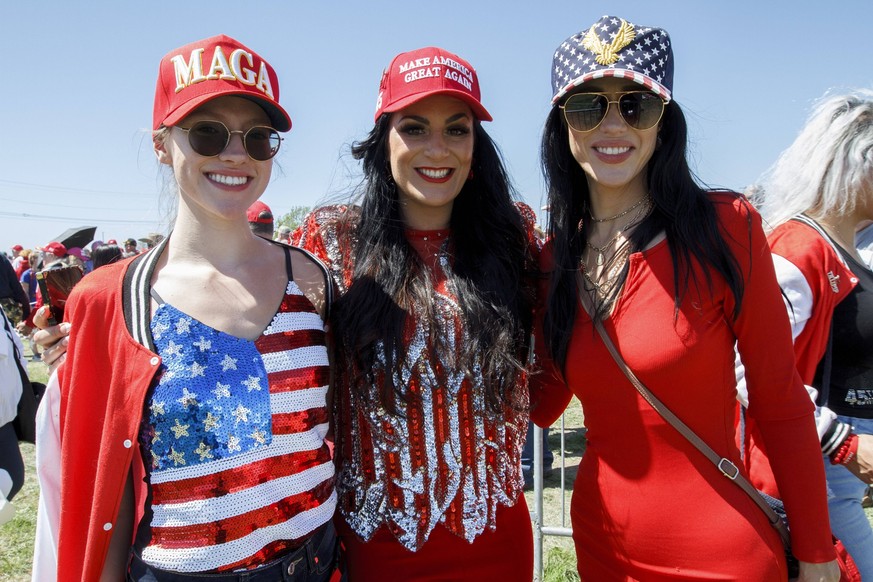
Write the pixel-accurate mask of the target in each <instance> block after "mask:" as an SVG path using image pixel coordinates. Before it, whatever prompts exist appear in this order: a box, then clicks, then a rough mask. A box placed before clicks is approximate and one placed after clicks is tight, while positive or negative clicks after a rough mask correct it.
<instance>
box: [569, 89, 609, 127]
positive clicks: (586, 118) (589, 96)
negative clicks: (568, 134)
mask: <svg viewBox="0 0 873 582" xmlns="http://www.w3.org/2000/svg"><path fill="white" fill-rule="evenodd" d="M608 106H609V102H608V101H607V99H606V97H604V96H603V95H595V94H593V93H578V94H576V95H573V96H572V97H570V98H569V99H567V103H565V104H564V116H565V117H566V118H567V123H569V124H570V127H572V128H573V129H575V130H576V131H591V130H592V129H594V128H595V127H597V126H598V125H599V124H600V122H601V120H603V117H604V116H605V115H606V108H607V107H608Z"/></svg>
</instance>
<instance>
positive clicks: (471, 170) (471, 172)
mask: <svg viewBox="0 0 873 582" xmlns="http://www.w3.org/2000/svg"><path fill="white" fill-rule="evenodd" d="M472 179H473V168H470V173H469V174H467V181H468V182H469V181H470V180H472Z"/></svg>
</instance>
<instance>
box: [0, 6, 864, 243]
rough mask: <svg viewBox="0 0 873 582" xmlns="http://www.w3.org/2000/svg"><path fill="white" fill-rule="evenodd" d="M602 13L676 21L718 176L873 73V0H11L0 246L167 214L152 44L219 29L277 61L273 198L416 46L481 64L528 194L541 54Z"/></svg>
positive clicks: (122, 234) (329, 173)
mask: <svg viewBox="0 0 873 582" xmlns="http://www.w3.org/2000/svg"><path fill="white" fill-rule="evenodd" d="M603 14H612V15H616V16H620V17H623V18H626V19H627V20H629V21H631V22H633V23H635V24H638V25H647V26H660V27H662V28H665V29H666V30H667V31H668V32H669V33H670V36H671V39H672V42H673V50H674V55H675V62H676V69H675V82H674V91H673V95H674V98H675V99H676V101H677V102H678V103H679V104H680V105H682V106H683V108H684V109H685V112H686V115H687V117H688V121H689V129H690V141H691V144H690V150H689V151H690V157H691V162H692V167H693V168H694V169H695V171H696V172H697V174H698V175H699V176H700V178H701V180H703V181H704V182H705V183H707V184H710V185H712V186H720V187H729V188H734V189H742V188H744V187H745V186H746V185H748V184H750V183H752V182H754V181H755V180H756V179H757V178H758V177H759V176H760V174H761V173H762V172H763V171H764V170H766V169H767V167H768V166H769V165H770V164H771V163H773V161H774V160H775V159H776V157H777V155H778V154H779V152H780V151H781V150H782V149H784V148H785V147H786V146H788V145H789V144H790V142H791V141H792V139H793V138H794V136H795V135H796V133H797V131H798V130H799V128H800V126H801V125H802V123H803V121H804V119H805V117H806V115H807V113H808V111H809V107H810V105H811V104H812V102H813V101H814V100H815V99H816V98H818V97H820V96H821V95H823V94H824V93H825V92H826V91H828V90H837V91H841V90H848V89H851V88H855V87H866V88H873V67H871V65H870V58H869V56H870V37H871V26H873V2H870V0H841V1H840V2H811V1H806V0H802V1H797V0H795V1H783V0H773V1H766V0H765V1H761V0H758V1H749V0H733V1H731V2H716V1H709V0H696V1H668V2H652V1H651V0H648V1H645V2H643V1H638V0H625V1H623V2H616V1H614V0H613V1H608V2H591V1H576V2H569V1H557V0H540V1H536V2H520V1H519V2H514V1H512V0H502V1H497V0H494V1H492V0H466V1H456V0H439V1H437V2H387V1H381V0H368V1H355V2H353V1H345V0H336V1H333V2H294V1H292V0H286V1H284V2H280V1H277V0H270V1H260V2H225V1H222V0H213V1H211V2H204V1H200V0H185V1H179V0H174V1H163V0H155V1H148V2H133V1H130V2H125V1H122V0H114V1H112V2H107V1H101V0H98V1H92V2H87V3H86V2H78V3H77V2H70V1H65V2H40V1H38V0H35V1H28V2H12V3H9V5H7V6H5V7H4V10H3V18H2V22H0V47H2V49H3V54H4V56H5V63H6V64H5V66H4V72H3V82H2V84H0V87H2V89H3V90H2V91H0V115H2V120H3V123H2V128H3V131H4V133H5V137H4V138H3V140H2V142H3V146H2V156H0V225H2V227H0V248H2V249H5V250H8V249H9V248H10V247H11V246H12V245H13V244H16V243H19V244H22V245H24V246H25V247H34V246H40V245H43V244H46V243H48V242H49V241H50V240H51V239H52V238H53V237H54V236H55V235H57V234H58V233H60V232H63V231H64V230H66V229H67V228H69V227H73V226H80V225H92V226H93V225H96V226H97V227H98V230H97V237H98V238H100V239H103V240H106V239H109V238H116V239H118V240H122V239H124V238H127V237H128V236H133V237H135V238H139V237H141V236H143V235H145V234H146V233H148V232H151V231H159V232H160V231H164V230H166V229H167V225H166V222H165V220H164V218H163V216H162V208H165V207H166V204H163V205H162V204H161V203H160V200H161V197H164V198H165V199H166V197H168V196H171V195H172V192H171V191H169V190H168V189H167V188H166V186H165V182H166V175H165V174H162V173H161V172H160V171H159V168H158V165H157V162H156V161H155V158H154V156H153V154H152V151H151V148H150V138H149V131H148V130H149V128H150V124H151V113H152V100H153V96H154V86H155V79H156V75H157V67H158V62H159V60H160V58H161V56H163V55H164V54H165V53H166V52H168V51H169V50H171V49H173V48H176V47H178V46H181V45H183V44H186V43H188V42H191V41H193V40H197V39H200V38H204V37H207V36H211V35H214V34H219V33H225V34H228V35H230V36H233V37H235V38H237V39H239V40H240V41H241V42H243V43H245V44H247V45H248V46H250V47H251V48H253V49H254V50H256V51H257V52H259V53H260V54H261V55H263V56H264V57H266V58H267V60H268V61H270V62H271V64H273V66H274V67H275V68H276V70H277V71H278V73H279V79H280V87H281V102H282V103H283V105H284V106H285V108H286V109H287V110H288V111H289V113H290V115H291V118H292V120H293V123H294V127H293V129H292V130H291V132H290V134H288V135H287V139H286V141H285V142H284V143H283V146H282V151H281V152H280V154H279V156H278V157H277V162H278V165H279V167H278V168H276V170H275V171H274V178H273V181H272V183H271V185H270V186H269V188H268V189H267V191H266V193H265V194H264V197H263V200H264V201H265V202H266V203H267V204H269V205H270V206H271V207H272V209H273V211H274V213H275V214H277V215H281V214H283V213H285V212H287V211H288V210H289V209H290V208H291V207H293V206H298V205H303V206H313V205H316V204H318V203H319V201H322V200H324V199H325V198H326V197H330V198H331V199H336V198H337V197H342V196H343V195H344V194H345V193H347V192H348V191H349V188H350V185H351V184H353V183H354V182H355V179H356V175H357V174H356V172H357V165H356V164H355V162H354V161H353V160H351V157H350V156H349V154H348V149H349V147H348V146H349V144H350V143H351V142H352V141H354V140H356V139H360V138H362V137H364V136H365V135H366V133H367V132H368V131H369V129H370V128H371V127H372V120H373V111H374V107H375V100H376V90H377V86H378V82H379V77H380V74H381V71H382V69H383V68H384V67H385V66H387V65H388V63H389V62H390V60H391V58H392V57H393V56H394V55H395V54H396V53H399V52H402V51H407V50H412V49H415V48H419V47H423V46H430V45H437V46H442V47H444V48H446V49H448V50H450V51H452V52H455V53H458V54H459V55H461V56H462V57H464V58H465V59H467V60H468V61H470V62H471V63H472V64H473V66H474V67H475V68H476V69H477V72H478V74H479V80H480V83H481V86H482V99H483V103H484V104H485V106H486V107H487V108H488V109H489V111H490V112H491V114H492V115H493V116H494V122H492V123H490V124H487V125H486V126H487V129H488V131H489V133H490V134H491V135H492V137H494V139H495V140H496V141H497V143H498V144H499V145H500V147H501V149H502V151H503V153H504V156H505V158H506V162H507V165H508V167H509V170H510V173H511V175H512V177H513V180H514V182H515V185H516V187H517V189H518V191H519V194H520V195H521V197H522V198H523V199H524V200H526V201H527V202H529V203H530V204H531V205H532V206H534V207H535V208H539V206H540V205H541V204H542V197H543V182H542V177H541V173H540V168H539V159H538V145H539V139H540V132H541V129H542V125H543V121H544V120H545V117H546V114H547V113H548V109H549V99H550V97H551V91H550V86H549V81H550V70H551V59H552V55H553V53H554V50H555V48H556V47H557V46H558V45H559V44H560V43H561V42H562V41H563V40H564V39H565V38H567V37H568V36H570V35H572V34H574V33H576V32H578V31H580V30H583V29H586V28H588V27H589V26H590V25H591V24H592V23H593V22H594V21H595V20H597V19H598V18H599V17H600V16H601V15H603Z"/></svg>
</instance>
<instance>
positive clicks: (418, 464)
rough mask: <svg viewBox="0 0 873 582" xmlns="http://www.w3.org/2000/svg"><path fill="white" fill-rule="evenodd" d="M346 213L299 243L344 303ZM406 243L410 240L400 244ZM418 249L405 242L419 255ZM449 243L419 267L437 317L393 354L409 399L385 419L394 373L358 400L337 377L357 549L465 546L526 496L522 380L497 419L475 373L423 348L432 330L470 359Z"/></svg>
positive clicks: (326, 216)
mask: <svg viewBox="0 0 873 582" xmlns="http://www.w3.org/2000/svg"><path fill="white" fill-rule="evenodd" d="M343 211H344V207H341V206H332V207H331V206H329V207H323V208H320V209H317V210H316V211H315V212H313V213H312V214H310V216H309V217H308V218H307V220H306V221H305V223H304V225H303V226H302V228H301V229H299V230H298V231H297V232H296V233H295V238H294V244H297V245H299V246H301V247H303V248H305V249H306V250H308V251H310V252H311V253H313V254H315V255H316V256H317V257H318V258H320V259H321V260H322V261H323V262H324V263H325V264H326V265H327V266H328V269H330V270H331V272H332V274H333V276H334V280H335V281H336V282H337V284H338V286H339V288H340V293H344V292H345V291H346V289H347V288H348V286H349V284H350V283H351V278H352V273H353V264H352V262H353V260H354V257H353V255H354V252H353V249H354V247H355V235H354V232H351V231H344V230H343V229H344V228H346V227H344V226H342V224H343V223H342V222H341V216H342V213H343ZM437 236H438V235H437ZM410 237H416V234H414V233H409V232H407V238H410ZM420 242H421V241H416V240H412V239H411V238H410V243H411V244H412V245H413V246H414V247H415V248H416V249H419V250H420V247H421V246H422V245H421V244H419V243H420ZM448 242H449V241H443V242H442V244H436V245H435V246H434V245H425V246H430V248H432V249H433V250H434V252H433V253H432V254H429V255H428V256H422V258H423V260H424V262H425V264H427V265H428V267H429V269H430V271H431V278H432V280H433V282H434V307H433V312H434V314H435V317H434V318H433V319H434V320H433V321H425V320H424V319H423V318H420V317H416V314H415V313H412V314H411V317H408V318H407V320H406V328H405V331H404V333H405V337H406V338H407V342H406V351H405V353H401V354H399V356H400V357H401V358H404V360H403V363H402V366H401V371H400V372H399V373H398V374H396V375H394V376H393V378H392V381H393V382H394V383H395V384H396V385H399V386H402V387H403V388H404V389H405V390H409V391H410V392H411V393H413V394H414V395H415V398H413V399H412V400H411V401H410V402H409V403H405V402H400V401H398V403H397V408H398V413H397V414H391V413H389V412H388V411H387V410H386V409H385V408H384V407H383V406H382V405H381V403H380V402H381V397H380V388H379V384H380V383H381V382H382V378H384V374H385V373H390V372H386V370H385V369H384V368H381V369H377V370H375V371H374V372H375V376H376V382H374V383H373V384H371V385H370V386H369V387H368V394H367V395H366V396H365V397H361V396H359V395H358V393H357V392H355V391H354V390H352V389H351V388H350V387H349V386H348V385H346V382H347V381H348V374H341V375H340V376H339V378H340V380H339V382H338V384H337V386H336V387H335V389H334V404H335V408H334V415H335V418H336V424H337V435H336V438H337V443H336V452H335V456H336V458H337V494H338V497H339V509H340V512H341V514H342V516H343V518H344V519H345V521H346V522H347V523H348V525H349V526H350V527H351V529H352V530H353V531H354V532H355V533H356V534H357V535H358V536H359V537H360V538H361V539H363V540H365V541H366V540H369V539H370V538H372V536H373V534H374V533H375V532H376V531H377V530H378V529H379V528H380V527H383V526H385V527H387V528H388V531H390V532H391V533H392V534H393V535H394V537H395V538H396V539H397V541H398V542H400V544H402V545H403V546H404V547H406V548H407V549H409V550H411V551H416V550H418V549H419V548H420V547H421V546H422V545H423V544H424V543H425V542H426V541H427V539H428V537H429V535H430V533H431V532H432V531H433V530H434V528H435V527H437V526H438V525H441V526H442V527H445V528H446V529H447V530H448V531H450V532H452V533H453V534H455V535H457V536H459V537H461V538H463V539H466V540H467V541H469V542H473V540H474V539H475V538H476V537H477V536H479V535H480V534H481V533H483V532H484V531H486V530H491V531H493V530H494V529H495V527H496V525H497V524H496V517H495V516H496V513H497V508H498V506H500V505H504V506H512V505H514V504H515V503H516V501H517V500H518V498H519V496H520V495H521V494H522V487H523V484H524V480H523V478H522V473H521V450H522V447H523V443H524V438H525V435H526V431H527V422H528V417H529V416H528V399H529V395H528V389H527V382H526V376H525V375H524V374H522V376H521V378H520V379H519V382H518V384H517V385H516V387H515V390H513V392H512V394H510V395H508V397H509V398H510V399H511V400H512V401H514V402H515V407H511V406H505V407H504V408H502V409H501V410H499V411H495V410H492V409H491V407H489V406H488V405H487V404H486V395H485V386H484V380H483V377H482V373H481V370H480V369H479V368H478V366H477V367H476V369H474V370H472V373H471V374H469V375H468V374H465V373H464V372H463V371H462V370H458V369H454V367H453V366H452V364H451V363H449V362H448V361H447V359H444V358H443V357H442V356H441V354H440V353H438V352H437V351H436V350H433V349H431V346H430V344H429V341H428V337H429V331H430V329H429V326H432V325H435V326H439V331H438V333H440V334H443V337H445V338H446V342H445V344H446V345H448V346H451V348H452V349H454V350H456V352H457V353H459V352H460V351H461V350H465V349H467V338H468V335H467V332H466V330H465V329H464V325H463V323H462V317H461V308H460V306H459V305H458V302H457V299H456V297H455V294H454V290H453V288H452V286H451V284H450V283H449V281H448V280H447V277H446V270H447V269H448V268H450V265H449V261H450V257H449V253H448ZM420 254H421V252H420ZM379 364H381V365H384V358H381V362H379V363H377V365H379ZM342 365H343V366H344V368H348V367H349V366H353V365H354V364H352V363H347V362H344V363H343V364H342ZM398 400H399V399H398ZM446 559H451V557H450V556H446Z"/></svg>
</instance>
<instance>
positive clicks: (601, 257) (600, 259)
mask: <svg viewBox="0 0 873 582" xmlns="http://www.w3.org/2000/svg"><path fill="white" fill-rule="evenodd" d="M649 200H651V197H650V196H644V197H643V198H641V199H640V200H639V202H636V203H635V204H634V205H633V206H631V207H630V208H628V209H626V210H624V211H622V212H620V213H618V214H616V215H615V216H610V217H609V218H599V219H598V218H594V217H593V216H592V217H591V220H592V221H594V222H607V221H610V220H615V219H617V218H621V217H622V216H625V215H626V214H628V213H629V212H631V211H632V210H634V209H635V208H639V207H640V205H642V204H643V203H647V202H649ZM644 210H645V211H647V212H645V214H643V216H642V218H641V217H640V215H641V214H642V213H643V211H644ZM648 211H651V207H650V206H649V205H648V204H646V206H645V207H644V208H642V209H640V212H638V213H637V214H636V215H635V216H634V217H633V218H632V219H631V220H629V221H628V223H627V224H625V225H624V226H623V227H621V228H619V229H618V230H617V231H615V234H614V235H612V236H611V237H610V239H609V240H608V241H606V244H605V245H603V246H602V247H599V246H597V245H594V244H592V243H591V241H590V240H586V241H585V244H587V245H588V247H589V248H590V249H591V250H592V251H594V252H595V253H597V255H596V258H595V259H594V262H595V264H596V265H597V266H598V267H602V266H603V263H604V262H605V261H606V258H605V255H606V251H608V250H609V248H610V247H611V246H612V245H613V244H615V242H616V241H617V240H618V237H619V236H621V233H622V232H624V231H626V230H627V229H628V228H631V227H633V226H636V225H637V224H639V223H640V222H641V221H642V219H643V218H645V217H646V216H648V215H649V212H648ZM589 216H590V213H589Z"/></svg>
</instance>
